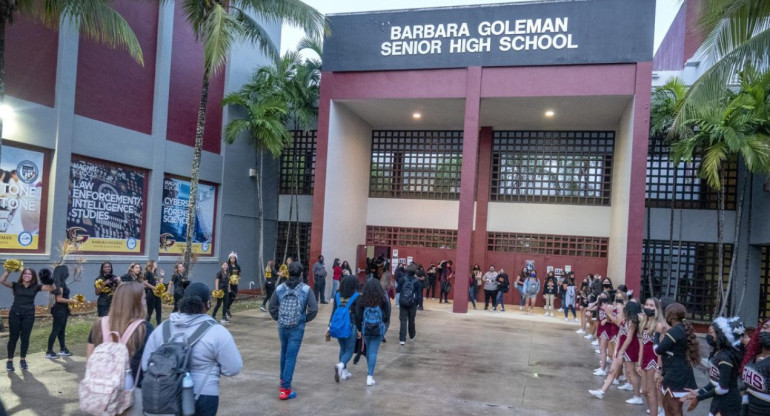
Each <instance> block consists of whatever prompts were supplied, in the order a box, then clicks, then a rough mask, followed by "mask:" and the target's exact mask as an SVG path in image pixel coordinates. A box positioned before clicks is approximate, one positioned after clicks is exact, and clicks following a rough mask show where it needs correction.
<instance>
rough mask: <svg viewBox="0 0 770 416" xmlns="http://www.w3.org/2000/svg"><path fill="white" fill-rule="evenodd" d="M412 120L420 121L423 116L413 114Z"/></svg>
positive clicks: (416, 113)
mask: <svg viewBox="0 0 770 416" xmlns="http://www.w3.org/2000/svg"><path fill="white" fill-rule="evenodd" d="M412 118H413V119H415V120H419V119H421V118H422V114H420V113H418V112H416V111H415V112H414V113H412Z"/></svg>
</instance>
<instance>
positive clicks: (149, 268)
mask: <svg viewBox="0 0 770 416" xmlns="http://www.w3.org/2000/svg"><path fill="white" fill-rule="evenodd" d="M157 270H158V264H157V263H155V260H150V261H148V262H147V264H146V265H145V267H144V281H143V282H142V283H143V284H144V287H145V290H144V296H145V298H147V321H148V322H149V321H150V320H151V319H152V314H153V312H155V324H156V325H160V322H161V321H162V320H163V319H162V318H161V314H162V312H163V300H162V299H161V298H159V297H157V296H155V286H156V285H157V284H159V283H163V277H164V276H165V275H166V273H165V272H164V271H163V270H161V271H160V278H158V277H157V276H156V274H155V273H156V271H157Z"/></svg>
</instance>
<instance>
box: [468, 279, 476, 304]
mask: <svg viewBox="0 0 770 416" xmlns="http://www.w3.org/2000/svg"><path fill="white" fill-rule="evenodd" d="M468 299H470V300H471V303H472V304H473V309H476V285H474V284H473V283H471V285H470V287H468Z"/></svg>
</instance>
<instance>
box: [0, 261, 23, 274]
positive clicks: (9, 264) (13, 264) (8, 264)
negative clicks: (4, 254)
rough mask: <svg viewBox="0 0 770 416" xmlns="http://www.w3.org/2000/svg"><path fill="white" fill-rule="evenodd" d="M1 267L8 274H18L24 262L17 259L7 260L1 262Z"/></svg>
mask: <svg viewBox="0 0 770 416" xmlns="http://www.w3.org/2000/svg"><path fill="white" fill-rule="evenodd" d="M3 267H4V268H5V270H6V271H9V272H20V271H21V270H22V269H23V268H24V262H23V261H21V260H19V259H8V260H6V261H4V262H3Z"/></svg>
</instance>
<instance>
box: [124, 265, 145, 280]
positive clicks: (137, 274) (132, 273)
mask: <svg viewBox="0 0 770 416" xmlns="http://www.w3.org/2000/svg"><path fill="white" fill-rule="evenodd" d="M141 280H142V266H141V265H139V263H131V265H130V266H128V270H127V271H126V274H124V275H123V276H120V284H123V283H128V282H141Z"/></svg>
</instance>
